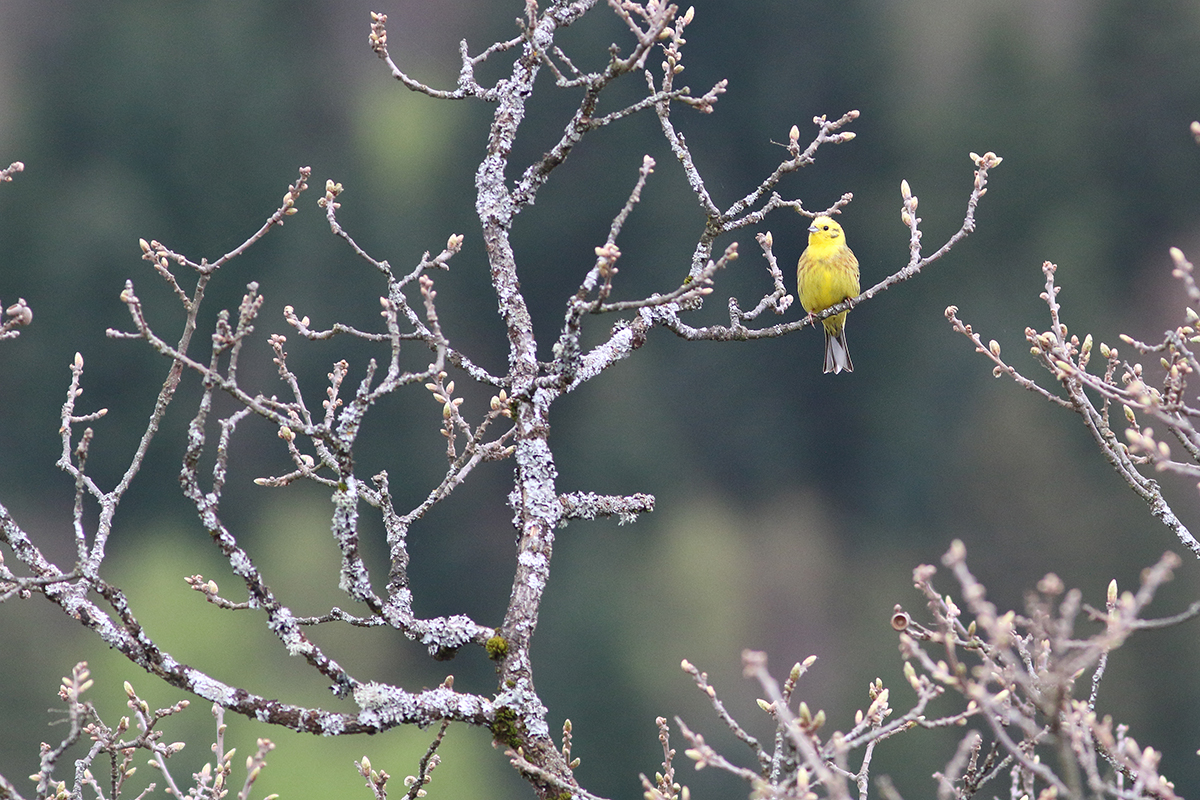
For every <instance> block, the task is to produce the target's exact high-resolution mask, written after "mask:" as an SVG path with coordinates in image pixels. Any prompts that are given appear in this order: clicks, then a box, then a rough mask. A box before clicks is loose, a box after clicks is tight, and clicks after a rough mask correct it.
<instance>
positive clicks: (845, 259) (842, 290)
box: [796, 216, 858, 373]
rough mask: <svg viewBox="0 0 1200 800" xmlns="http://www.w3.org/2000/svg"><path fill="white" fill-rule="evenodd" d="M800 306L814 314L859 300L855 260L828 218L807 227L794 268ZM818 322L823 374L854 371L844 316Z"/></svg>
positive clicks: (844, 236)
mask: <svg viewBox="0 0 1200 800" xmlns="http://www.w3.org/2000/svg"><path fill="white" fill-rule="evenodd" d="M796 291H797V294H799V296H800V305H802V306H803V307H804V310H805V311H807V312H808V313H809V314H816V313H819V312H821V311H824V310H825V309H827V308H829V307H830V306H834V305H837V304H838V303H840V302H842V301H843V300H845V299H846V298H848V297H858V259H857V258H855V257H854V253H852V252H850V248H849V247H847V246H846V235H845V233H843V232H842V226H841V225H838V224H837V223H836V222H834V221H833V219H831V218H830V217H825V216H821V217H817V218H816V219H814V220H813V222H812V225H810V226H809V228H808V247H806V248H805V249H804V252H803V253H802V254H801V255H800V263H799V264H798V265H797V266H796ZM847 313H849V312H846V311H843V312H842V313H840V314H834V315H833V316H832V317H826V318H825V319H823V320H822V321H821V324H822V325H824V326H825V372H833V373H838V372H841V371H842V370H845V371H846V372H853V371H854V362H852V361H851V360H850V351H849V350H848V349H847V348H846V314H847Z"/></svg>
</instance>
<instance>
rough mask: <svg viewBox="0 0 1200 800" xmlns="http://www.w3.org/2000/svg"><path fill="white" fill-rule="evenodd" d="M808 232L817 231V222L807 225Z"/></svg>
mask: <svg viewBox="0 0 1200 800" xmlns="http://www.w3.org/2000/svg"><path fill="white" fill-rule="evenodd" d="M808 232H809V233H816V232H817V223H815V222H814V223H813V224H812V225H809V226H808Z"/></svg>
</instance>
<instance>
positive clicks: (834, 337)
mask: <svg viewBox="0 0 1200 800" xmlns="http://www.w3.org/2000/svg"><path fill="white" fill-rule="evenodd" d="M842 370H845V371H846V372H854V362H853V361H851V360H850V348H848V347H847V346H846V328H845V327H843V328H842V329H841V330H840V331H838V332H837V333H830V332H829V330H828V329H826V331H825V372H832V373H835V374H836V373H838V372H841V371H842Z"/></svg>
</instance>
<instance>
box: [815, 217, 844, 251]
mask: <svg viewBox="0 0 1200 800" xmlns="http://www.w3.org/2000/svg"><path fill="white" fill-rule="evenodd" d="M818 242H819V243H821V244H840V243H844V242H845V236H844V235H843V234H842V226H841V225H838V224H837V223H836V222H835V221H834V220H833V218H832V217H826V216H820V217H817V218H816V219H814V220H813V221H812V225H809V226H808V243H809V244H817V243H818Z"/></svg>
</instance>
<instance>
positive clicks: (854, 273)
mask: <svg viewBox="0 0 1200 800" xmlns="http://www.w3.org/2000/svg"><path fill="white" fill-rule="evenodd" d="M798 277H799V280H798V281H797V282H798V284H799V286H798V287H797V288H798V289H799V294H800V305H802V306H803V307H804V310H805V311H807V312H809V313H810V314H811V313H816V312H818V311H824V310H825V309H827V308H829V307H830V306H832V305H835V304H837V303H840V302H842V301H843V300H845V299H846V298H847V297H856V296H857V295H858V259H856V258H855V257H854V254H853V253H852V252H850V248H849V247H847V246H846V244H845V242H843V241H841V240H840V239H839V240H835V241H815V242H812V243H810V244H809V246H808V249H806V250H805V251H804V255H803V256H802V257H801V258H800V265H799V276H798Z"/></svg>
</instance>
